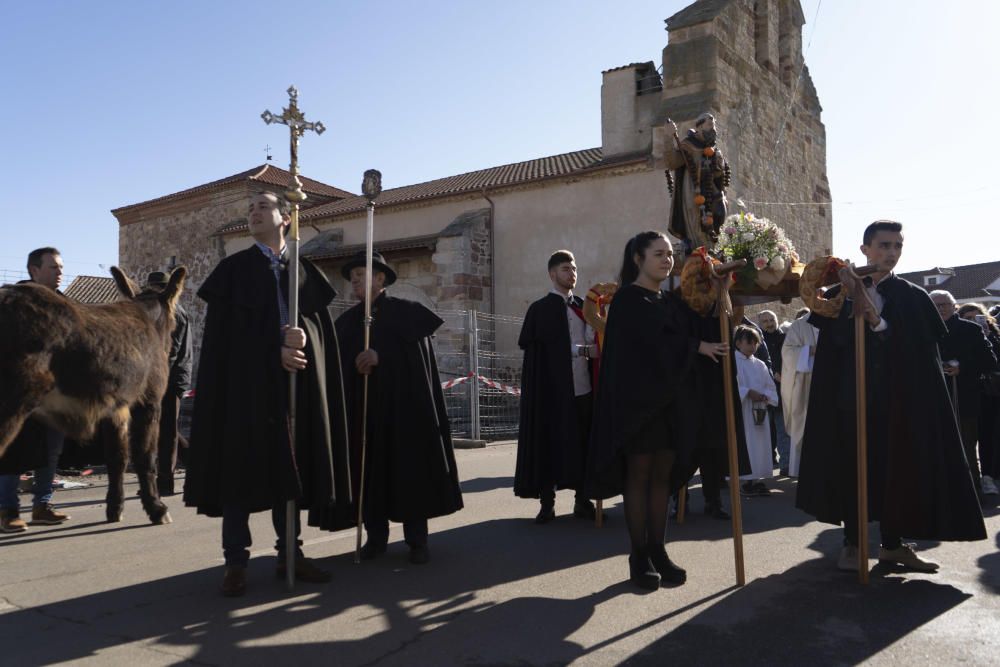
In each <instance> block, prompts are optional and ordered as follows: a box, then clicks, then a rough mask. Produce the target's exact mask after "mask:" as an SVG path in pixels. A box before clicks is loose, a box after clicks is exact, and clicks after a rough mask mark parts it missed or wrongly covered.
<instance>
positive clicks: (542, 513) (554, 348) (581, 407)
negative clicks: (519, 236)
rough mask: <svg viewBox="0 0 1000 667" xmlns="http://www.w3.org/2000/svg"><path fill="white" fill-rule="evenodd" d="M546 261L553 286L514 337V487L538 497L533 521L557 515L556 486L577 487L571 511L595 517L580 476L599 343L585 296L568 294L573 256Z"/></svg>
mask: <svg viewBox="0 0 1000 667" xmlns="http://www.w3.org/2000/svg"><path fill="white" fill-rule="evenodd" d="M548 265H549V279H550V280H551V281H552V290H551V291H550V292H549V293H548V294H547V295H545V296H544V297H542V298H541V299H539V300H537V301H535V302H534V303H532V304H531V305H530V306H529V307H528V312H527V314H526V315H525V316H524V324H523V325H522V326H521V335H520V337H519V339H518V345H520V347H521V349H522V350H524V364H523V368H522V372H521V378H522V382H521V383H522V393H521V419H520V429H519V434H518V440H517V466H516V470H515V472H514V493H515V494H516V495H517V496H518V497H520V498H538V499H539V501H540V504H541V507H540V509H539V511H538V516H536V517H535V523H540V524H543V523H548V522H549V521H551V520H552V519H554V518H555V501H556V489H574V490H576V501H575V503H574V506H573V515H574V516H576V517H579V518H582V519H590V520H593V519H594V518H595V517H596V510H595V508H594V505H593V503H592V502H591V501H590V499H588V498H587V497H586V495H585V493H584V488H583V482H584V470H585V467H586V463H587V443H588V441H589V439H590V421H591V416H592V414H593V411H594V394H593V392H592V391H591V367H590V364H591V360H592V359H596V358H597V357H598V351H597V345H596V344H595V339H594V331H593V329H591V328H590V327H589V326H588V325H587V323H586V322H585V321H584V319H583V300H582V299H581V298H580V297H578V296H574V295H573V288H574V287H576V261H575V259H574V257H573V254H572V253H570V252H569V251H568V250H558V251H556V252H554V253H553V254H552V256H551V257H549V264H548Z"/></svg>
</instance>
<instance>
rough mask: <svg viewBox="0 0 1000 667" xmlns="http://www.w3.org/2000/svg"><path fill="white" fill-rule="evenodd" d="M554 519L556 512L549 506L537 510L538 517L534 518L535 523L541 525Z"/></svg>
mask: <svg viewBox="0 0 1000 667" xmlns="http://www.w3.org/2000/svg"><path fill="white" fill-rule="evenodd" d="M555 518H556V510H555V508H554V507H552V506H549V505H542V508H541V509H540V510H538V516H536V517H535V523H537V524H543V523H548V522H549V521H552V520H553V519H555Z"/></svg>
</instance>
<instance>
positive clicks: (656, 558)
mask: <svg viewBox="0 0 1000 667" xmlns="http://www.w3.org/2000/svg"><path fill="white" fill-rule="evenodd" d="M648 553H649V562H650V563H652V564H653V567H654V568H656V572H657V573H658V574H659V575H660V579H661V580H662V582H663V583H664V584H683V583H684V582H685V581H687V572H686V571H685V570H684V568H682V567H677V566H676V565H675V564H674V562H673V561H672V560H670V556H668V555H667V550H666V549H665V548H664V547H663V545H662V544H660V545H654V546H651V547H649V549H648Z"/></svg>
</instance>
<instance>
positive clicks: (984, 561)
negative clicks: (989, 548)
mask: <svg viewBox="0 0 1000 667" xmlns="http://www.w3.org/2000/svg"><path fill="white" fill-rule="evenodd" d="M993 541H994V543H995V544H996V547H997V550H996V551H994V552H993V553H991V554H987V555H986V556H982V557H980V558H979V560H977V561H976V565H978V566H979V570H980V572H979V582H980V583H981V584H982V585H983V586H986V587H987V588H989V589H990V590H991V591H993V592H994V593H998V594H1000V534H997V535H996V536H995V537H994V540H993Z"/></svg>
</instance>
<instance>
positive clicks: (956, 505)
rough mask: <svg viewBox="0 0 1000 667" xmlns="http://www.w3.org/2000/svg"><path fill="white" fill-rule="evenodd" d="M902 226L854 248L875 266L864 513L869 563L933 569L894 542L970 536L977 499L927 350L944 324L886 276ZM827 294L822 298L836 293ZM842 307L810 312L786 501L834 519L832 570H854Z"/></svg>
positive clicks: (975, 534) (869, 318)
mask: <svg viewBox="0 0 1000 667" xmlns="http://www.w3.org/2000/svg"><path fill="white" fill-rule="evenodd" d="M902 248H903V235H902V225H901V224H900V223H898V222H892V221H887V220H880V221H877V222H874V223H872V224H871V225H869V226H868V228H867V229H866V230H865V233H864V241H863V245H862V246H861V251H862V253H864V255H865V256H866V257H867V258H868V264H869V265H874V266H877V267H878V268H879V272H878V273H876V274H874V275H873V276H871V284H870V285H868V281H867V280H866V292H867V293H868V295H869V297H870V299H871V302H872V305H873V306H874V310H873V309H872V308H870V307H869V308H866V312H865V315H864V316H865V319H866V327H865V333H866V346H867V347H866V352H867V354H866V357H867V358H866V369H867V370H866V373H867V385H866V386H867V400H868V407H867V412H868V424H867V427H868V516H869V518H870V519H871V520H873V521H880V522H881V525H880V528H881V538H882V547H881V549H880V550H879V560H880V561H883V562H888V563H894V564H897V565H901V566H902V567H904V568H906V569H910V570H915V571H921V572H934V571H936V570H937V568H938V566H937V564H935V563H932V562H930V561H927V560H924V559H922V558H920V557H919V556H918V555H917V554H916V553H915V552H914V551H913V549H912V547H910V546H909V545H907V544H904V543H902V541H901V538H902V537H904V536H905V537H910V538H914V539H923V540H942V541H959V540H980V539H984V538H985V537H986V529H985V526H984V524H983V517H982V513H981V512H980V509H979V502H978V500H977V498H976V492H975V489H974V487H973V484H972V477H971V475H970V474H969V465H968V463H967V462H966V459H965V453H964V452H963V450H962V441H961V438H960V437H959V433H958V427H957V425H956V423H955V416H954V414H952V410H951V406H950V404H949V400H948V390H947V388H946V387H945V382H944V375H943V374H942V371H941V359H940V356H939V355H938V344H939V343H940V341H941V340H942V339H943V338H944V336H945V333H946V331H947V329H946V328H945V325H944V322H942V321H941V317H940V315H938V313H937V311H936V310H935V308H934V304H933V303H932V302H931V300H930V298H929V297H928V296H927V292H925V291H924V290H923V289H922V288H920V287H918V286H916V285H913V284H912V283H909V282H907V281H905V280H903V279H901V278H898V277H896V276H895V275H894V274H893V273H892V270H893V268H894V267H895V265H896V263H897V262H898V261H899V256H900V254H901V253H902ZM838 289H839V288H838V287H835V288H832V289H831V290H830V292H828V293H827V296H828V297H832V296H834V295H836V294H837V292H836V290H838ZM851 312H852V304H851V302H850V301H847V302H845V304H844V306H843V308H842V309H841V312H840V315H839V316H838V317H837V318H827V317H823V316H820V315H818V314H816V313H813V314H812V315H810V317H809V323H810V324H812V325H813V326H815V327H816V328H818V329H819V330H820V336H819V343H818V345H817V349H816V358H815V366H814V368H813V378H812V388H811V391H810V394H809V409H808V413H807V417H806V426H805V434H804V436H803V445H802V466H801V470H800V473H801V476H800V479H799V487H798V496H797V499H796V505H797V506H798V507H799V508H800V509H802V510H804V511H806V512H808V513H809V514H811V515H813V516H814V517H816V518H817V519H818V520H820V521H823V522H826V523H833V524H839V523H841V522H843V523H844V548H843V550H842V551H841V555H840V559H839V561H838V567H839V568H841V569H844V570H851V571H857V569H858V549H857V545H858V523H857V518H858V513H857V500H858V490H857V443H856V436H855V434H856V430H855V429H856V426H855V424H856V411H855V387H856V384H855V373H854V324H853V322H852V321H851V319H850V315H851Z"/></svg>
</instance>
